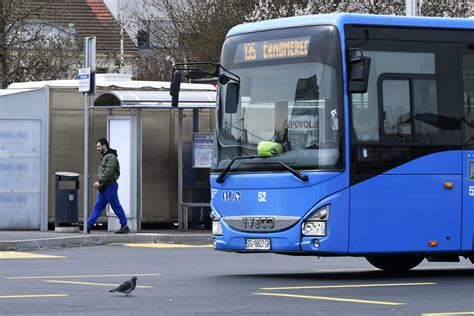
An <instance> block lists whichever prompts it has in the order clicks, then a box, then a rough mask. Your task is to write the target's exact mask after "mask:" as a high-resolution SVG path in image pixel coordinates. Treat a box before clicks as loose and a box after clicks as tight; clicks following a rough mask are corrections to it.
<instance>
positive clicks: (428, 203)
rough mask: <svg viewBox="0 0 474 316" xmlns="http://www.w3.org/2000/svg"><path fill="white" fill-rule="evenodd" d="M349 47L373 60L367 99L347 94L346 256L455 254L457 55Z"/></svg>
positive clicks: (434, 48) (443, 49)
mask: <svg viewBox="0 0 474 316" xmlns="http://www.w3.org/2000/svg"><path fill="white" fill-rule="evenodd" d="M413 32H415V31H413ZM394 34H396V32H394ZM349 45H350V46H351V45H352V47H357V48H360V49H362V50H363V52H364V56H368V57H370V58H371V67H370V74H369V86H368V91H367V93H364V94H352V95H350V116H351V117H350V120H351V139H350V160H351V161H350V174H351V177H350V178H351V187H350V240H349V251H350V252H351V253H360V254H364V253H365V254H368V253H401V252H405V253H406V252H437V251H458V250H459V249H460V246H461V214H462V208H461V206H462V203H461V201H462V197H461V194H462V150H461V120H460V116H461V114H460V113H461V109H460V106H457V105H460V104H461V101H460V96H459V93H458V91H459V81H458V80H457V79H456V78H459V72H456V69H459V68H456V60H458V59H459V58H458V55H457V54H458V52H459V51H458V50H456V49H453V48H452V47H451V46H450V44H448V43H429V42H408V41H403V42H402V41H400V42H399V41H395V40H391V41H385V40H374V41H360V42H357V41H352V42H351V41H349ZM473 185H474V184H473ZM473 205H474V203H473Z"/></svg>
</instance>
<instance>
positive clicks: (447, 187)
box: [444, 182, 454, 189]
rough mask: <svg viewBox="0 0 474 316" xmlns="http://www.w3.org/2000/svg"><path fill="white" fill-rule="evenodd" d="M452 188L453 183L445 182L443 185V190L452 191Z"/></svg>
mask: <svg viewBox="0 0 474 316" xmlns="http://www.w3.org/2000/svg"><path fill="white" fill-rule="evenodd" d="M453 187H454V183H453V182H445V183H444V188H445V189H452V188H453Z"/></svg>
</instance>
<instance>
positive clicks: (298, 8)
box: [247, 0, 473, 22]
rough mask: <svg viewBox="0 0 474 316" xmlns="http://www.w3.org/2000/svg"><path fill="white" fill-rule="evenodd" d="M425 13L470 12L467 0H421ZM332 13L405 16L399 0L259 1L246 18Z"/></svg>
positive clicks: (455, 15) (439, 14)
mask: <svg viewBox="0 0 474 316" xmlns="http://www.w3.org/2000/svg"><path fill="white" fill-rule="evenodd" d="M421 8H422V15H424V16H450V17H466V16H469V15H472V14H473V12H472V5H471V2H470V1H469V0H456V1H453V0H424V1H423V5H422V7H421ZM331 12H354V13H369V14H387V15H405V1H400V0H274V1H272V0H260V1H259V3H258V4H256V5H255V7H254V10H253V11H252V12H251V13H250V14H249V15H248V16H247V21H249V22H255V21H263V20H268V19H275V18H279V17H289V16H295V15H307V14H320V13H331Z"/></svg>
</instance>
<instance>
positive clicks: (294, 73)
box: [213, 26, 344, 172]
mask: <svg viewBox="0 0 474 316" xmlns="http://www.w3.org/2000/svg"><path fill="white" fill-rule="evenodd" d="M341 59H342V57H341V48H340V39H339V34H338V32H337V30H336V29H335V28H334V27H332V26H317V27H304V28H292V29H282V30H273V31H267V32H258V33H251V34H246V35H240V36H234V37H230V38H228V39H227V40H226V42H225V43H224V47H223V51H222V58H221V61H222V65H223V67H224V69H225V70H226V71H227V72H228V73H226V71H223V74H224V75H226V78H230V80H228V82H227V83H221V86H220V89H219V95H218V97H219V100H218V110H217V128H216V131H217V137H216V145H215V146H214V148H215V155H214V166H213V167H214V168H213V169H214V170H222V169H223V168H225V167H226V166H227V165H228V164H229V162H230V161H231V160H232V159H233V158H234V157H240V156H252V155H253V156H254V155H258V156H261V152H260V151H259V149H262V148H263V146H262V144H267V145H268V144H270V145H269V146H270V147H272V144H273V145H276V146H273V147H274V148H277V149H278V150H275V151H274V152H273V153H271V154H269V155H263V156H266V157H265V158H264V157H262V158H257V159H252V160H249V161H246V160H245V159H242V160H239V161H238V162H236V163H235V165H233V166H232V171H243V172H248V171H268V170H284V168H283V167H282V166H281V165H280V164H278V163H272V161H282V162H284V163H285V164H287V165H290V166H291V167H293V168H296V169H300V170H340V169H341V168H342V167H343V146H342V139H343V122H344V119H343V114H344V113H343V106H342V78H341ZM236 86H238V90H237V91H238V95H239V97H238V101H237V104H236V105H237V106H235V103H236V102H233V104H230V103H232V102H228V101H227V100H231V99H232V98H228V95H227V94H228V93H229V94H230V93H234V94H235V87H236ZM231 87H232V90H233V91H231Z"/></svg>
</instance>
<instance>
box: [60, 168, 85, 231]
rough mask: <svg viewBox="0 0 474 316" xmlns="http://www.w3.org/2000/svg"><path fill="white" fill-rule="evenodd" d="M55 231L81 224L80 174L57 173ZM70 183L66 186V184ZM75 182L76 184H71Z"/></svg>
mask: <svg viewBox="0 0 474 316" xmlns="http://www.w3.org/2000/svg"><path fill="white" fill-rule="evenodd" d="M55 175H56V209H55V217H54V226H55V230H58V229H57V228H58V227H60V226H69V227H71V226H75V227H78V226H77V225H78V223H79V202H78V196H79V174H77V173H73V172H56V173H55ZM66 181H67V182H69V183H68V185H66V183H65V182H66ZM71 182H74V183H71Z"/></svg>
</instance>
